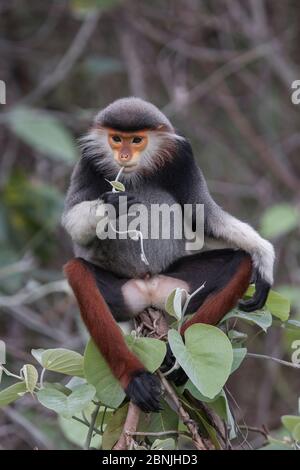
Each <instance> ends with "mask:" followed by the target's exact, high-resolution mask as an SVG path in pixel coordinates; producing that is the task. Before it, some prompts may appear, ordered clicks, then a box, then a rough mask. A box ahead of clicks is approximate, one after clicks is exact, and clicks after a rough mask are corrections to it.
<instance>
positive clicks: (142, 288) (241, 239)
mask: <svg viewBox="0 0 300 470" xmlns="http://www.w3.org/2000/svg"><path fill="white" fill-rule="evenodd" d="M81 150H82V155H81V158H80V159H79V161H78V162H77V163H76V165H75V168H74V170H73V173H72V176H71V182H70V186H69V189H68V192H67V196H66V201H65V208H64V212H63V216H62V225H63V227H64V228H65V230H66V231H67V232H68V234H69V235H70V237H71V239H72V241H73V247H74V255H75V257H74V258H73V259H71V260H70V261H68V262H67V264H66V265H65V267H64V272H65V274H66V277H67V279H68V282H69V284H70V286H71V288H72V289H73V292H74V294H75V297H76V299H77V302H78V305H79V309H80V312H81V316H82V319H83V321H84V323H85V325H86V327H87V329H88V330H89V332H90V335H91V337H92V339H93V341H94V342H95V344H96V345H97V347H98V349H99V351H100V352H101V353H102V355H103V356H104V358H105V360H106V361H107V363H108V365H109V366H110V368H111V370H112V372H113V374H114V375H115V377H116V378H117V379H118V380H119V382H120V384H121V385H122V387H123V388H124V390H125V393H126V395H127V397H128V398H129V399H131V400H132V401H133V402H134V403H135V404H137V405H138V406H139V407H140V409H141V410H143V411H145V412H152V411H153V412H157V411H159V410H160V407H161V405H160V394H161V390H160V385H159V381H158V378H157V376H156V375H155V374H151V373H150V372H148V371H147V370H146V369H145V367H144V366H143V364H142V363H141V361H140V360H139V359H138V358H137V357H136V356H135V355H134V354H133V353H132V352H131V351H130V350H129V349H128V347H127V345H126V342H125V341H124V337H123V335H122V333H121V330H120V328H119V326H118V324H117V321H121V320H126V319H132V318H133V317H134V316H135V315H137V314H138V313H140V312H141V311H142V310H143V309H145V308H147V307H149V306H153V307H157V308H160V309H164V306H165V301H166V299H167V297H168V295H169V294H170V293H171V292H172V291H173V290H174V289H175V288H177V287H180V288H182V289H185V290H186V291H187V292H188V293H191V292H193V291H195V290H196V289H197V288H198V287H199V286H200V285H202V284H203V288H202V289H201V290H200V291H199V292H198V293H197V295H195V296H194V297H193V298H192V300H191V302H190V304H189V305H188V309H187V311H186V313H187V314H193V315H192V316H191V317H189V319H188V320H186V321H185V322H184V323H183V325H182V327H181V331H180V332H181V334H182V335H183V334H184V332H185V331H186V329H187V328H188V327H189V326H191V325H193V324H196V323H207V324H211V325H216V324H218V323H219V321H220V320H221V319H222V318H223V317H224V315H226V313H228V312H229V311H230V310H231V309H232V308H233V307H235V306H236V305H237V303H238V302H239V307H240V308H241V309H243V310H244V311H247V312H251V311H254V310H257V309H260V308H262V307H263V306H264V304H265V302H266V299H267V296H268V293H269V290H270V288H271V286H272V283H273V265H274V258H275V254H274V248H273V246H272V244H271V243H270V242H269V241H267V240H265V239H263V238H262V237H261V236H260V235H259V234H258V233H257V232H256V231H255V230H254V229H253V228H252V227H251V226H250V225H248V224H247V223H245V222H242V221H240V220H238V219H237V218H235V217H234V216H232V215H230V214H229V213H227V212H226V211H225V210H223V209H222V208H221V207H220V206H219V205H218V204H217V203H216V202H215V201H214V199H213V198H212V196H211V194H210V192H209V190H208V186H207V183H206V180H205V178H204V176H203V173H202V171H201V169H200V167H199V166H198V165H197V163H196V160H195V158H194V155H193V151H192V147H191V144H190V143H189V141H188V140H187V139H186V138H185V137H184V136H182V135H179V134H178V133H177V132H176V130H175V128H174V127H173V125H172V124H171V122H170V120H169V119H168V118H167V117H166V116H165V115H164V114H163V113H162V112H161V111H160V110H159V109H158V108H157V107H156V106H154V105H153V104H151V103H149V102H146V101H144V100H142V99H140V98H136V97H128V98H121V99H118V100H116V101H114V102H113V103H111V104H110V105H108V106H107V107H106V108H104V109H103V110H101V111H100V112H99V113H98V114H97V115H96V117H95V119H94V121H93V124H92V126H91V128H90V129H89V131H88V133H87V134H86V135H85V136H84V137H83V138H82V141H81ZM120 171H122V174H121V176H120V179H119V181H121V182H122V183H123V184H124V186H125V191H124V192H122V193H120V192H113V191H112V190H111V189H112V188H111V185H110V182H109V181H111V180H114V179H115V178H116V174H117V173H119V172H120ZM122 197H123V198H124V197H125V198H126V200H127V205H126V207H124V204H122V203H121V198H122ZM174 203H175V204H178V205H179V206H180V207H183V206H184V205H185V204H191V205H192V207H193V211H192V224H194V222H195V214H196V211H195V210H194V207H195V206H196V205H197V204H202V205H203V206H204V235H205V245H204V248H203V249H200V250H197V251H195V252H187V250H186V240H184V239H180V238H176V237H171V238H170V239H163V238H162V237H158V238H151V237H149V238H148V239H145V240H144V250H145V253H146V256H147V261H148V263H145V260H143V259H141V252H140V244H139V243H138V242H137V241H134V240H132V239H130V238H129V237H127V238H126V237H125V238H122V237H121V235H119V236H117V235H116V236H115V238H113V237H111V238H106V239H105V238H103V239H102V237H101V236H99V234H98V232H97V227H98V224H99V223H100V222H101V221H103V220H106V221H110V217H108V216H107V213H106V208H107V207H108V205H110V206H112V207H114V208H115V209H116V213H115V216H114V217H115V218H114V221H116V222H119V223H120V221H121V217H123V216H124V215H125V216H127V215H128V214H130V211H131V210H132V208H135V207H139V205H141V204H143V205H145V206H146V207H149V208H150V207H151V206H153V205H155V204H167V205H169V206H170V205H172V204H174ZM105 217H106V219H105ZM112 219H113V217H112ZM107 223H108V222H107ZM103 225H104V226H105V224H103ZM106 226H107V225H106ZM115 232H116V231H115ZM101 233H103V230H102V232H101ZM100 235H101V234H100ZM183 238H184V237H183ZM214 244H215V245H216V246H213V245H214ZM251 279H252V280H254V281H255V293H254V295H253V296H252V298H250V299H248V300H241V299H242V298H243V296H244V294H245V292H246V290H247V288H248V286H249V284H250V282H251ZM167 362H168V361H167Z"/></svg>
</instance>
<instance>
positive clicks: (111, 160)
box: [81, 126, 182, 178]
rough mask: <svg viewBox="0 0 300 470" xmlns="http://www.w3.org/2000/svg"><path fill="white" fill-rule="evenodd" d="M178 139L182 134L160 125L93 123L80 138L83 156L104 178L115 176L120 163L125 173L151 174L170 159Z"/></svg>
mask: <svg viewBox="0 0 300 470" xmlns="http://www.w3.org/2000/svg"><path fill="white" fill-rule="evenodd" d="M178 139H179V140H181V139H182V137H179V136H178V135H176V133H175V132H174V131H172V130H169V129H165V128H164V127H163V126H159V127H158V128H157V129H144V130H136V131H126V130H125V131H120V130H116V129H113V128H109V127H103V126H95V127H93V128H92V129H91V130H90V132H89V133H88V134H87V135H86V136H85V137H84V138H83V139H82V140H81V142H82V150H83V156H84V158H86V159H89V160H90V161H91V162H92V164H93V165H94V166H95V167H97V168H99V169H101V171H102V172H103V173H104V174H105V176H106V177H107V178H111V177H113V176H115V175H116V174H117V173H118V171H119V169H120V167H123V168H124V170H123V174H124V175H127V176H128V177H133V178H134V177H135V176H137V177H139V176H144V175H150V174H154V173H155V172H156V171H158V170H159V169H160V168H162V167H163V166H165V165H167V164H168V163H169V162H171V161H172V159H173V158H174V156H175V154H176V152H175V151H176V146H177V140H178Z"/></svg>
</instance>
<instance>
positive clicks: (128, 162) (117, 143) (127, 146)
mask: <svg viewBox="0 0 300 470" xmlns="http://www.w3.org/2000/svg"><path fill="white" fill-rule="evenodd" d="M108 142H109V145H110V147H111V148H112V150H113V153H114V159H115V160H116V161H117V163H118V164H119V165H120V166H124V167H125V168H126V169H127V170H128V171H130V169H134V167H135V166H136V165H138V163H139V159H140V155H141V152H142V151H143V150H144V149H145V148H146V146H147V144H148V134H147V131H146V130H144V131H138V132H120V131H117V130H114V129H110V130H109V132H108Z"/></svg>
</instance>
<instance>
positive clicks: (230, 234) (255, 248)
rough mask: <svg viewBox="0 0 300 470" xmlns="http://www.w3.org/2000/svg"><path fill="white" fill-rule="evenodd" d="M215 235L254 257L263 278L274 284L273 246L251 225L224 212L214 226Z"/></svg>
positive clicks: (255, 265)
mask: <svg viewBox="0 0 300 470" xmlns="http://www.w3.org/2000/svg"><path fill="white" fill-rule="evenodd" d="M214 235H215V236H216V237H217V238H218V237H220V238H221V239H222V240H226V241H227V242H228V244H229V246H231V247H236V248H241V249H243V250H245V251H246V252H247V253H249V254H250V255H251V257H252V261H253V264H254V267H255V268H256V269H257V270H258V272H259V273H260V275H261V277H262V278H263V279H265V280H266V281H267V282H268V283H269V284H271V285H272V284H273V267H274V260H275V252H274V248H273V245H272V244H271V243H270V242H268V241H267V240H265V239H264V238H262V237H261V236H260V235H259V234H258V233H257V232H256V231H255V230H254V229H253V228H252V227H251V226H250V225H248V224H246V223H245V222H241V221H240V220H238V219H236V218H235V217H233V216H232V215H230V214H228V213H226V212H223V211H222V214H221V216H220V217H219V218H218V219H217V220H216V223H215V224H214Z"/></svg>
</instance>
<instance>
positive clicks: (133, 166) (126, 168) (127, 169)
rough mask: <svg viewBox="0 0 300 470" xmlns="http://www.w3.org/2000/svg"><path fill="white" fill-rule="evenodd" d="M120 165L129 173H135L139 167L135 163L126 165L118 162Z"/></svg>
mask: <svg viewBox="0 0 300 470" xmlns="http://www.w3.org/2000/svg"><path fill="white" fill-rule="evenodd" d="M118 165H119V166H122V167H123V168H124V171H126V172H128V171H133V170H134V168H135V167H137V166H138V164H137V163H135V162H128V163H125V162H122V163H121V162H118Z"/></svg>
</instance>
